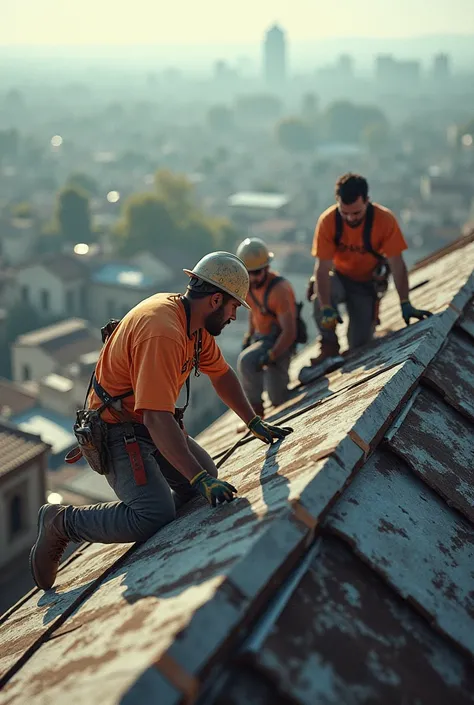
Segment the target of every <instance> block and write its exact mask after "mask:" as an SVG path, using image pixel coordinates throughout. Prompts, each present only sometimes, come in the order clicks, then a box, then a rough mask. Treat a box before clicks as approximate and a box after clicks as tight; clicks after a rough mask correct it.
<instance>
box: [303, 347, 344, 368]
mask: <svg viewBox="0 0 474 705" xmlns="http://www.w3.org/2000/svg"><path fill="white" fill-rule="evenodd" d="M339 354H340V353H339V343H324V342H322V343H321V352H320V353H319V355H318V357H312V358H311V360H310V361H309V362H310V365H311V367H317V365H320V364H321V363H322V362H324V361H325V360H327V359H328V358H329V357H337V356H338V355H339Z"/></svg>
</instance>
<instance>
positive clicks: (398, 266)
mask: <svg viewBox="0 0 474 705" xmlns="http://www.w3.org/2000/svg"><path fill="white" fill-rule="evenodd" d="M387 261H388V263H389V265H390V269H391V271H392V276H393V281H394V282H395V287H396V289H397V292H398V295H399V297H400V305H401V307H402V316H403V320H404V321H405V323H406V324H407V326H409V325H410V321H411V319H412V318H417V319H418V320H423V319H424V318H429V317H430V316H431V315H432V314H431V312H430V311H425V310H424V309H419V308H415V307H414V306H413V305H412V304H411V303H410V299H409V287H408V272H407V268H406V265H405V261H404V259H403V256H402V255H397V256H396V257H387Z"/></svg>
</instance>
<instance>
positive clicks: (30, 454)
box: [0, 420, 49, 478]
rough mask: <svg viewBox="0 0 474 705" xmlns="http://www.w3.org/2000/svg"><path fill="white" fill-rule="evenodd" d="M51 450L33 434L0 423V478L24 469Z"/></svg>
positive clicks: (4, 422)
mask: <svg viewBox="0 0 474 705" xmlns="http://www.w3.org/2000/svg"><path fill="white" fill-rule="evenodd" d="M48 450H49V445H48V444H47V443H45V442H43V440H42V439H41V438H40V437H39V436H37V435H34V434H32V433H27V432H25V431H22V430H21V429H19V428H17V427H16V426H15V425H13V424H12V423H10V422H8V421H4V420H1V421H0V478H3V477H5V476H6V475H8V474H9V473H11V472H13V471H15V470H17V469H18V468H21V467H23V466H24V465H26V463H28V462H31V461H33V460H35V459H36V458H38V457H40V456H42V455H43V454H44V453H46V451H48Z"/></svg>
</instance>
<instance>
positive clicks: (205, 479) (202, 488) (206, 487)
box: [190, 470, 237, 507]
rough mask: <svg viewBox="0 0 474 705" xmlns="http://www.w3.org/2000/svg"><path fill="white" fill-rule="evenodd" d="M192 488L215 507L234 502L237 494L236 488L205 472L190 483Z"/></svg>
mask: <svg viewBox="0 0 474 705" xmlns="http://www.w3.org/2000/svg"><path fill="white" fill-rule="evenodd" d="M190 484H191V487H195V488H196V489H197V490H198V492H200V493H201V494H202V496H203V497H205V498H206V499H207V501H208V502H209V504H210V505H211V506H213V507H215V506H216V504H218V503H219V504H220V503H221V502H232V501H233V500H234V499H235V497H234V494H235V493H236V492H237V490H236V489H235V487H234V486H233V485H231V484H230V483H229V482H225V481H224V480H219V478H218V477H212V475H209V473H208V472H206V471H205V470H201V472H198V474H197V475H195V476H194V477H193V479H192V480H191V481H190Z"/></svg>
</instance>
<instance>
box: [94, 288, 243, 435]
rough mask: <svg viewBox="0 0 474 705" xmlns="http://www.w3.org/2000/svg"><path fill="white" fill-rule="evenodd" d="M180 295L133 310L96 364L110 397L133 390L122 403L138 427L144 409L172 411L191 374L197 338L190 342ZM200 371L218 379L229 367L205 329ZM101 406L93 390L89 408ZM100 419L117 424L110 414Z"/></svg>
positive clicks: (153, 300)
mask: <svg viewBox="0 0 474 705" xmlns="http://www.w3.org/2000/svg"><path fill="white" fill-rule="evenodd" d="M178 296H179V295H178V294H155V295H154V296H150V297H149V298H148V299H145V300H144V301H141V302H140V303H139V304H138V305H137V306H135V308H132V310H131V311H129V312H128V313H127V314H126V316H124V318H123V319H122V320H121V322H120V324H119V325H118V326H117V328H116V329H115V331H114V332H113V333H112V335H111V336H110V338H109V339H108V340H107V342H106V344H105V345H104V347H103V348H102V351H101V353H100V356H99V360H98V362H97V367H96V375H97V379H98V381H99V382H100V384H101V385H102V386H103V387H104V389H105V390H106V391H107V392H108V393H109V394H110V395H111V396H117V395H119V394H123V393H124V392H126V391H128V390H129V389H133V390H134V394H133V395H132V396H130V397H126V398H125V399H123V401H122V405H123V406H122V409H123V411H124V412H127V415H131V417H132V418H133V420H135V421H137V422H139V423H142V421H143V413H142V412H143V410H144V409H149V410H151V411H170V412H171V413H174V410H175V405H176V400H177V399H178V396H179V392H180V390H181V387H182V386H183V384H184V383H185V381H186V379H187V377H189V375H190V373H191V372H192V370H193V358H194V343H195V336H192V337H191V338H188V335H187V323H186V312H185V309H184V305H183V303H182V302H181V301H180V300H179V298H178ZM199 369H200V371H201V372H204V373H205V374H207V375H208V376H209V377H214V378H216V377H220V376H221V375H223V374H225V372H227V370H228V369H229V365H228V364H227V362H226V361H225V359H224V357H223V355H222V353H221V351H220V349H219V347H218V346H217V344H216V341H215V340H214V337H213V336H212V335H210V334H209V333H208V332H207V331H206V330H202V349H201V355H200V359H199ZM100 405H101V402H100V400H99V398H98V397H97V395H96V394H95V393H94V391H92V392H91V394H90V398H89V406H90V408H92V409H97V408H98V407H99V406H100ZM102 418H103V420H104V421H107V422H108V423H115V422H117V419H116V418H114V416H112V415H111V413H110V412H109V411H108V410H105V411H104V412H103V414H102Z"/></svg>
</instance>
